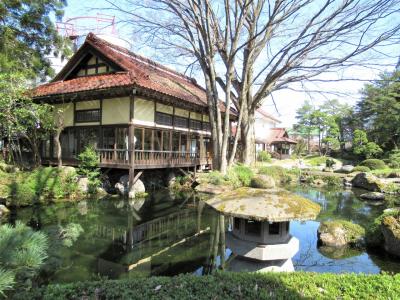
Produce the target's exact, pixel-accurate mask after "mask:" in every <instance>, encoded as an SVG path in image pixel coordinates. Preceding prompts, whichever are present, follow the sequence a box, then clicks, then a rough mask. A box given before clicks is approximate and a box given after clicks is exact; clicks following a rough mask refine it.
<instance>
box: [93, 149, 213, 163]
mask: <svg viewBox="0 0 400 300" xmlns="http://www.w3.org/2000/svg"><path fill="white" fill-rule="evenodd" d="M96 151H97V152H98V153H99V155H100V163H101V164H103V165H108V164H109V165H129V164H131V153H130V152H131V151H130V150H127V149H97V150H96ZM133 164H134V165H135V166H142V167H145V166H148V167H151V166H164V167H166V166H171V167H176V166H194V165H203V164H211V158H210V157H209V156H208V155H206V156H204V157H200V154H199V153H196V152H187V151H154V150H135V151H134V161H133Z"/></svg>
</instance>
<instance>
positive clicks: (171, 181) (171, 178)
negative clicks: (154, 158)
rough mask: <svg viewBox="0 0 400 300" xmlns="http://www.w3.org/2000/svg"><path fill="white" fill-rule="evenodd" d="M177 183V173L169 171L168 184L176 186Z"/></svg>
mask: <svg viewBox="0 0 400 300" xmlns="http://www.w3.org/2000/svg"><path fill="white" fill-rule="evenodd" d="M175 183H176V175H175V173H174V172H172V171H171V172H169V173H168V175H167V178H166V184H167V186H168V187H171V186H174V185H175Z"/></svg>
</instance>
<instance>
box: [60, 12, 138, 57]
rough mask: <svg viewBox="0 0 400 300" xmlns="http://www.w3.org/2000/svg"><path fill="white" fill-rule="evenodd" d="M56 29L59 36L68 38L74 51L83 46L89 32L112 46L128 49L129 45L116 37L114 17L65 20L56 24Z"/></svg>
mask: <svg viewBox="0 0 400 300" xmlns="http://www.w3.org/2000/svg"><path fill="white" fill-rule="evenodd" d="M56 29H57V31H58V33H59V34H60V35H62V36H64V37H67V38H69V39H70V40H71V41H72V42H73V43H74V51H76V50H77V49H78V48H79V47H80V46H81V45H82V44H83V42H84V40H85V37H86V35H87V34H88V33H89V32H93V33H94V34H96V35H98V36H100V37H101V38H103V39H105V40H108V41H110V42H112V43H113V44H118V45H121V46H123V47H125V48H130V43H129V42H127V41H125V40H122V39H121V38H120V37H119V36H118V32H117V29H116V26H115V16H111V15H106V14H100V13H97V14H96V15H94V16H78V17H73V18H67V19H65V21H61V22H56ZM127 45H128V47H127Z"/></svg>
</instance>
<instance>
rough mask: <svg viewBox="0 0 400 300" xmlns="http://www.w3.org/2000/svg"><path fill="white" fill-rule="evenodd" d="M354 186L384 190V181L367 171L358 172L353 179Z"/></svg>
mask: <svg viewBox="0 0 400 300" xmlns="http://www.w3.org/2000/svg"><path fill="white" fill-rule="evenodd" d="M351 182H352V184H353V186H354V187H358V188H361V189H365V190H368V191H371V192H382V191H383V189H384V183H383V182H381V181H380V180H379V179H378V178H377V177H375V176H374V175H371V174H367V173H359V174H357V175H356V176H355V177H354V178H353V180H352V181H351Z"/></svg>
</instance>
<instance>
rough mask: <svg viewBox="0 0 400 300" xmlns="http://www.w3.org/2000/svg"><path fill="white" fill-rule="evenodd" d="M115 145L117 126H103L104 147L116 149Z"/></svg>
mask: <svg viewBox="0 0 400 300" xmlns="http://www.w3.org/2000/svg"><path fill="white" fill-rule="evenodd" d="M115 146H116V145H115V128H103V146H102V148H104V149H114V147H115Z"/></svg>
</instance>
